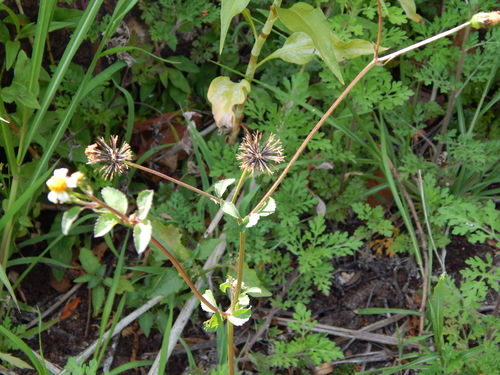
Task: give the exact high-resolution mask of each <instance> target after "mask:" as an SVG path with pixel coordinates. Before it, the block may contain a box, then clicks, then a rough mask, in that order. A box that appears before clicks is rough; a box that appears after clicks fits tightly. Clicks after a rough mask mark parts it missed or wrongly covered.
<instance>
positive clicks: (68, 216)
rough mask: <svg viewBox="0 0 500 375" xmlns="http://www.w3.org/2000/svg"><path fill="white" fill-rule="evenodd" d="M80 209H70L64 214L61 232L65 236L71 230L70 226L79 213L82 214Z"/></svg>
mask: <svg viewBox="0 0 500 375" xmlns="http://www.w3.org/2000/svg"><path fill="white" fill-rule="evenodd" d="M82 210H83V208H82V207H78V206H76V207H71V208H70V209H69V210H68V211H66V212H64V214H63V217H62V221H61V231H62V232H63V234H64V235H65V236H67V235H68V233H69V230H70V229H71V225H73V223H74V222H75V220H76V219H78V216H79V215H80V212H82Z"/></svg>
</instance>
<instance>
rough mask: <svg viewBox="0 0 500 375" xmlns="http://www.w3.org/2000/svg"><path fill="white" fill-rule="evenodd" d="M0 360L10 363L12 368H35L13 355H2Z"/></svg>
mask: <svg viewBox="0 0 500 375" xmlns="http://www.w3.org/2000/svg"><path fill="white" fill-rule="evenodd" d="M0 359H1V360H2V361H5V362H7V363H10V364H11V365H12V366H14V367H16V368H21V369H29V370H33V367H31V366H30V365H28V364H27V363H26V362H24V361H23V360H22V359H20V358H17V357H14V356H13V355H10V354H9V353H0Z"/></svg>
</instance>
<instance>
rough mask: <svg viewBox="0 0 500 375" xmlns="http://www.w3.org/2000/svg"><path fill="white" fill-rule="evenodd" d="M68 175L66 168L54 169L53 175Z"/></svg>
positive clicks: (63, 176)
mask: <svg viewBox="0 0 500 375" xmlns="http://www.w3.org/2000/svg"><path fill="white" fill-rule="evenodd" d="M67 175H68V168H59V169H55V170H54V176H56V177H61V178H66V176H67Z"/></svg>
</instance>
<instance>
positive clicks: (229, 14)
mask: <svg viewBox="0 0 500 375" xmlns="http://www.w3.org/2000/svg"><path fill="white" fill-rule="evenodd" d="M249 2H250V0H222V1H221V3H222V5H221V9H220V26H221V27H220V28H221V31H220V51H219V54H222V49H223V48H224V41H225V40H226V35H227V31H228V30H229V25H230V23H231V20H232V19H233V17H234V16H236V15H237V14H240V13H241V12H243V10H244V9H245V8H246V7H247V5H248V3H249Z"/></svg>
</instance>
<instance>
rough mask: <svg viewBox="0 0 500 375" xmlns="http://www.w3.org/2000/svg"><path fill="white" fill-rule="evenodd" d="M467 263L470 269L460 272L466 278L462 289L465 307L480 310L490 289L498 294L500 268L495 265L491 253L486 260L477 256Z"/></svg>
mask: <svg viewBox="0 0 500 375" xmlns="http://www.w3.org/2000/svg"><path fill="white" fill-rule="evenodd" d="M465 263H467V264H468V265H469V266H470V267H469V268H466V269H464V270H461V271H460V273H461V274H462V275H463V277H464V280H463V281H462V285H461V288H460V289H461V292H462V295H463V297H464V306H465V307H471V308H478V307H479V306H480V304H479V303H480V302H481V301H484V300H485V299H486V295H487V293H488V289H489V288H491V289H493V290H494V291H496V292H498V289H499V286H498V281H500V268H498V267H496V266H494V265H493V263H492V257H491V254H489V253H487V254H486V260H482V259H481V258H479V257H478V256H476V257H474V258H470V259H468V260H467V261H466V262H465Z"/></svg>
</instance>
